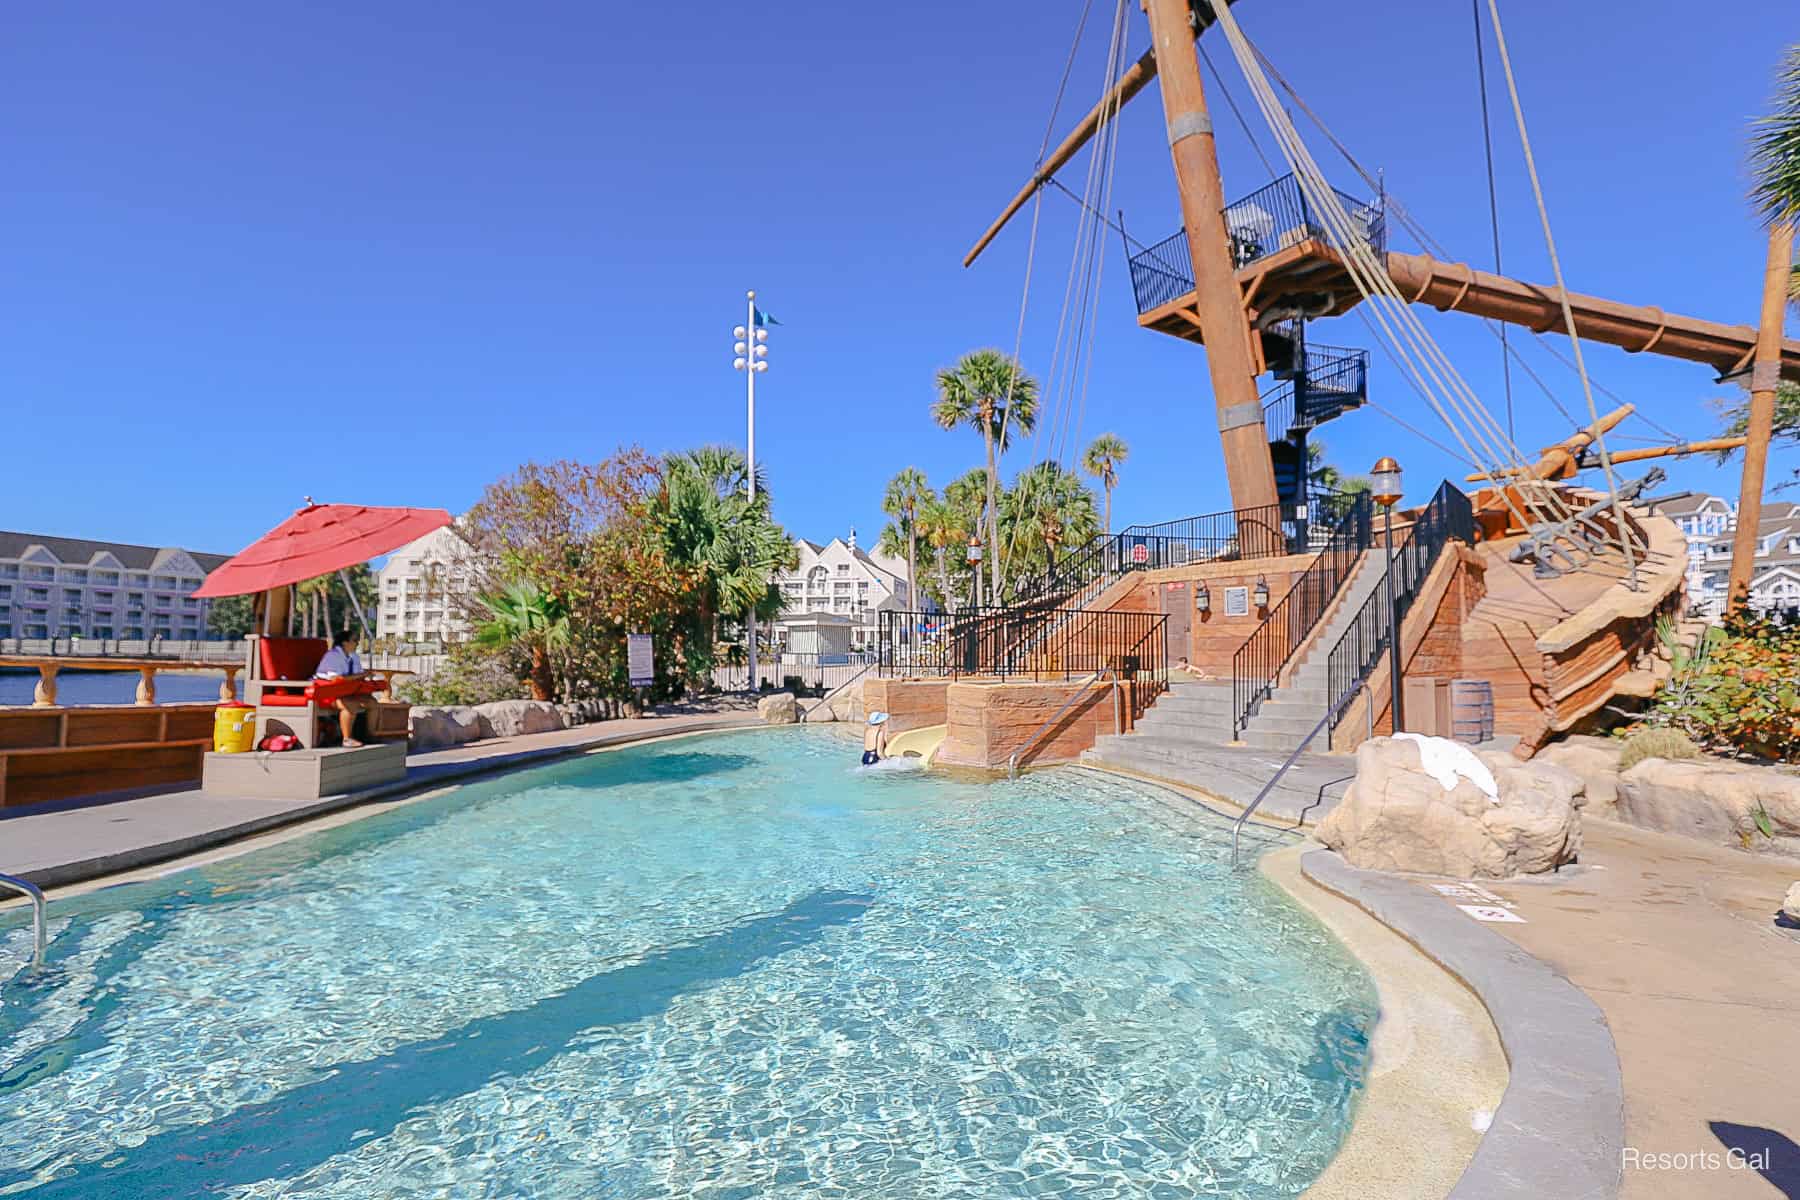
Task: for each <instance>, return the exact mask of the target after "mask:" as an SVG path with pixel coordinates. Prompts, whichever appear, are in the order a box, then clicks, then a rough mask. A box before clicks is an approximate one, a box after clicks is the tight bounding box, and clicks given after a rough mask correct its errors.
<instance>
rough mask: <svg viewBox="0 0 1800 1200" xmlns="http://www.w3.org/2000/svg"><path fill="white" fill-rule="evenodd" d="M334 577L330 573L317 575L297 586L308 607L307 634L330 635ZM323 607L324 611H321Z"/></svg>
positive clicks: (315, 635)
mask: <svg viewBox="0 0 1800 1200" xmlns="http://www.w3.org/2000/svg"><path fill="white" fill-rule="evenodd" d="M332 583H333V579H332V577H331V576H330V575H315V576H313V577H312V578H311V579H302V580H301V581H300V582H299V584H298V585H296V586H297V589H298V591H299V594H300V599H301V601H302V603H303V604H304V605H305V608H306V626H305V629H306V636H307V637H330V636H331V635H332V628H331V587H332ZM321 608H322V609H323V612H321V611H320V610H321Z"/></svg>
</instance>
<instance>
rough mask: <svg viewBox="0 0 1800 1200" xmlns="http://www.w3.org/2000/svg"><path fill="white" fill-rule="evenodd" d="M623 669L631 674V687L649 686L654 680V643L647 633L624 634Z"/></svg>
mask: <svg viewBox="0 0 1800 1200" xmlns="http://www.w3.org/2000/svg"><path fill="white" fill-rule="evenodd" d="M625 669H626V671H628V672H629V673H630V675H631V686H632V687H634V688H635V687H649V686H650V685H651V684H653V683H655V682H656V645H655V641H654V639H652V638H651V636H650V635H649V634H647V633H628V634H626V635H625Z"/></svg>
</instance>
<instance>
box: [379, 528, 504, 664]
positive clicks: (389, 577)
mask: <svg viewBox="0 0 1800 1200" xmlns="http://www.w3.org/2000/svg"><path fill="white" fill-rule="evenodd" d="M479 558H480V556H479V555H477V554H476V552H475V550H474V548H473V547H472V546H470V545H469V543H467V542H465V541H464V540H463V539H462V538H460V537H458V536H457V534H456V532H455V531H454V530H453V529H452V528H450V527H449V526H446V527H445V528H443V529H434V530H433V531H431V532H430V533H428V534H426V535H425V536H424V537H421V538H415V539H414V540H412V541H410V542H408V543H407V544H406V545H404V546H402V547H400V548H399V549H398V550H396V551H394V552H393V553H392V554H390V555H388V558H387V561H386V562H385V563H383V564H382V566H381V570H380V571H378V572H377V573H376V587H377V589H378V591H377V594H378V596H379V599H378V600H377V602H376V613H375V636H376V637H380V638H393V639H394V640H395V641H399V642H439V643H445V644H448V643H450V642H463V641H467V640H468V638H469V621H468V615H467V607H468V604H469V599H470V597H469V591H470V589H471V588H472V587H477V586H479V571H478V570H477V568H478V566H479V561H478V560H479Z"/></svg>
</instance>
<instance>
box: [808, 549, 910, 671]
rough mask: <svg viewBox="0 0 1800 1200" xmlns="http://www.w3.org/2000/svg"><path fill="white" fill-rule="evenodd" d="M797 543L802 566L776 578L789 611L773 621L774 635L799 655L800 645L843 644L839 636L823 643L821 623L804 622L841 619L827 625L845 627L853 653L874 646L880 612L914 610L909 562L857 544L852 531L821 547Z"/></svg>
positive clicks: (824, 640)
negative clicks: (828, 617)
mask: <svg viewBox="0 0 1800 1200" xmlns="http://www.w3.org/2000/svg"><path fill="white" fill-rule="evenodd" d="M794 544H795V547H796V548H797V549H798V550H799V551H800V565H799V566H797V567H796V568H794V570H792V571H790V572H788V573H787V574H785V575H782V576H780V577H778V578H777V580H776V583H777V585H778V586H779V587H780V588H781V594H782V596H783V597H785V598H786V600H787V611H786V612H785V613H784V614H783V615H782V618H781V620H779V621H777V622H776V623H775V632H776V635H777V636H778V637H781V638H782V639H783V641H784V643H785V644H787V645H788V647H789V648H790V649H791V650H793V651H795V652H796V653H798V652H800V650H801V643H802V642H805V643H807V645H808V646H809V647H810V646H812V645H822V644H824V642H826V641H829V642H830V643H832V644H833V647H834V648H835V645H837V644H841V643H839V642H838V639H837V638H835V637H832V638H828V639H823V640H821V638H820V632H819V631H820V630H821V628H822V626H821V623H820V622H818V621H812V620H805V618H809V617H813V616H818V615H829V616H831V617H834V618H839V619H840V620H836V621H832V622H830V623H829V624H832V625H840V624H844V623H847V624H848V634H849V646H850V649H851V650H864V649H867V648H869V647H871V646H873V645H874V643H875V631H876V626H877V622H878V621H879V619H880V618H879V617H878V616H877V615H876V614H878V613H880V612H882V611H884V610H895V609H899V610H905V609H910V608H914V607H916V605H915V604H914V602H913V589H912V584H911V582H910V581H909V580H908V579H907V575H906V563H905V562H904V561H903V560H895V559H891V558H887V557H884V556H882V555H878V554H870V553H869V552H868V551H866V550H863V549H862V548H860V547H859V546H857V544H856V530H855V529H854V528H852V529H851V530H850V536H849V537H847V538H832V539H831V540H830V541H829V542H826V543H824V544H823V545H820V544H819V543H818V542H809V541H807V540H806V539H804V538H799V539H796V541H795V543H794ZM802 634H804V636H796V635H802Z"/></svg>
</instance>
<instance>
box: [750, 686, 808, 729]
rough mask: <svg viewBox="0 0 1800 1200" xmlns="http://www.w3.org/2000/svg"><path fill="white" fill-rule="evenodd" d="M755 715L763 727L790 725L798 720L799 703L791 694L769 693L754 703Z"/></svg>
mask: <svg viewBox="0 0 1800 1200" xmlns="http://www.w3.org/2000/svg"><path fill="white" fill-rule="evenodd" d="M756 715H757V716H759V717H761V718H762V721H763V724H765V725H792V724H793V723H794V722H796V721H798V720H799V719H800V702H799V701H798V700H795V699H794V693H792V692H771V693H770V694H769V695H767V696H764V697H763V698H762V699H761V700H758V701H757V702H756Z"/></svg>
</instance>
